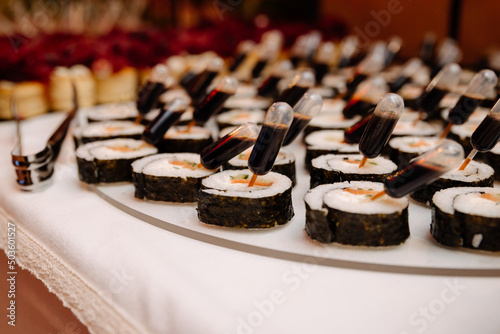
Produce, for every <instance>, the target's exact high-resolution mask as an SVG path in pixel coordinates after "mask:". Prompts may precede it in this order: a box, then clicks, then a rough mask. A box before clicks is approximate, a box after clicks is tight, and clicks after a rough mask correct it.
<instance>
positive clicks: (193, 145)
mask: <svg viewBox="0 0 500 334" xmlns="http://www.w3.org/2000/svg"><path fill="white" fill-rule="evenodd" d="M186 130H187V126H184V125H182V126H173V127H171V128H170V129H169V130H168V131H167V133H165V135H164V136H163V139H162V140H161V141H160V142H159V143H158V145H157V147H158V150H159V151H160V152H161V153H177V152H188V153H200V152H201V151H202V150H203V149H204V148H205V147H207V146H208V145H210V144H212V142H213V139H212V133H211V132H210V131H209V130H208V129H205V128H203V127H200V126H192V127H191V128H190V129H189V132H188V131H186Z"/></svg>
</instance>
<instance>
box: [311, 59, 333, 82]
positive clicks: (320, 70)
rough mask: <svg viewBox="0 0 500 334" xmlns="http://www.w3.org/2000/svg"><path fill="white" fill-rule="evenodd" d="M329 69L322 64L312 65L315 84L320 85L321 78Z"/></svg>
mask: <svg viewBox="0 0 500 334" xmlns="http://www.w3.org/2000/svg"><path fill="white" fill-rule="evenodd" d="M329 70H330V67H329V66H328V65H327V64H324V63H316V64H314V74H315V75H316V82H317V83H318V84H321V81H322V80H323V77H324V76H325V75H326V74H327V73H328V72H329Z"/></svg>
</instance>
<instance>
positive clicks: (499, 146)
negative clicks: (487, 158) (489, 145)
mask: <svg viewBox="0 0 500 334" xmlns="http://www.w3.org/2000/svg"><path fill="white" fill-rule="evenodd" d="M490 152H491V153H493V154H500V143H498V144H496V145H495V147H493V149H492V150H491V151H490Z"/></svg>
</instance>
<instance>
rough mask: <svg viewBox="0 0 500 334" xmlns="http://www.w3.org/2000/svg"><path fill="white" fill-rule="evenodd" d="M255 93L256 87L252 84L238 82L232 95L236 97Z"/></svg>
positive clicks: (249, 95) (251, 95)
mask: <svg viewBox="0 0 500 334" xmlns="http://www.w3.org/2000/svg"><path fill="white" fill-rule="evenodd" d="M255 95H257V88H256V87H255V85H252V84H239V85H238V88H237V89H236V92H235V93H234V96H235V97H237V98H243V97H247V98H249V97H254V96H255Z"/></svg>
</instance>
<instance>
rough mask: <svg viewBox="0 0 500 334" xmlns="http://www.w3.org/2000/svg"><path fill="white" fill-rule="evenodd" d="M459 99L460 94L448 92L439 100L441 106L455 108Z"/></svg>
mask: <svg viewBox="0 0 500 334" xmlns="http://www.w3.org/2000/svg"><path fill="white" fill-rule="evenodd" d="M458 99H460V94H457V93H448V94H446V95H445V96H444V97H443V98H442V99H441V101H439V108H453V107H454V106H455V104H457V102H458Z"/></svg>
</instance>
